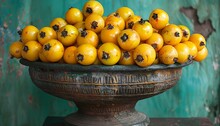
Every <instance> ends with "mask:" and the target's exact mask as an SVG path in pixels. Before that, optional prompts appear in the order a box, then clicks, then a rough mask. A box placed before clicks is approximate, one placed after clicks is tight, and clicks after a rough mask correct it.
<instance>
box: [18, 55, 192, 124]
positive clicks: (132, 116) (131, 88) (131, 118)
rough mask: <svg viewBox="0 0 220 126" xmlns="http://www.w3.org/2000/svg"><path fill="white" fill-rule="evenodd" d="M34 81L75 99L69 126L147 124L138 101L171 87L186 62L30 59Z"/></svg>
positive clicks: (57, 93)
mask: <svg viewBox="0 0 220 126" xmlns="http://www.w3.org/2000/svg"><path fill="white" fill-rule="evenodd" d="M20 62H21V63H22V64H23V65H26V66H29V73H30V76H31V79H32V81H33V82H34V84H35V85H36V86H37V87H39V88H40V89H42V90H43V91H45V92H47V93H49V94H51V95H54V96H57V97H60V98H63V99H66V100H70V101H74V102H75V104H76V105H77V107H78V112H76V113H72V114H70V115H68V116H66V118H65V121H66V124H67V125H68V126H148V125H149V123H150V120H149V118H148V116H146V115H145V114H143V113H140V112H137V111H136V110H135V108H134V107H135V104H136V102H137V101H138V100H141V99H144V98H149V97H152V96H154V95H157V94H160V93H162V92H164V91H166V90H168V89H170V88H172V87H173V86H174V85H175V84H176V83H177V82H178V80H179V78H180V76H181V74H182V67H184V66H186V65H189V64H190V63H192V62H187V63H185V64H174V65H169V66H167V65H163V64H158V65H152V66H149V67H145V68H141V67H138V66H135V65H133V66H122V65H114V66H104V65H90V66H82V65H70V64H59V63H43V62H30V61H27V60H24V59H21V60H20Z"/></svg>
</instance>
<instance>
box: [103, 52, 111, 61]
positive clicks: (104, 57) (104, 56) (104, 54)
mask: <svg viewBox="0 0 220 126" xmlns="http://www.w3.org/2000/svg"><path fill="white" fill-rule="evenodd" d="M109 58H110V56H109V54H108V53H107V52H105V51H103V52H102V59H106V60H107V59H109Z"/></svg>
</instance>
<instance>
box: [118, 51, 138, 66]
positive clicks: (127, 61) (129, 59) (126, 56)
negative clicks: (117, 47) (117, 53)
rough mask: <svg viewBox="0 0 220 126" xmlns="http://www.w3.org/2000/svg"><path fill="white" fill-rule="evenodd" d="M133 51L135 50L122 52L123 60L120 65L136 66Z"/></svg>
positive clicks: (121, 59)
mask: <svg viewBox="0 0 220 126" xmlns="http://www.w3.org/2000/svg"><path fill="white" fill-rule="evenodd" d="M133 51H134V50H131V51H124V50H121V58H120V60H119V62H118V63H119V64H120V65H134V64H135V62H134V59H133Z"/></svg>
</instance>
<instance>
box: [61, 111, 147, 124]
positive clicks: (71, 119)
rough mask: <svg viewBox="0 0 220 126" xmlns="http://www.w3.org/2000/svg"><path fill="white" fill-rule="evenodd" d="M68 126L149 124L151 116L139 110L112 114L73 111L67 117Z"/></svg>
mask: <svg viewBox="0 0 220 126" xmlns="http://www.w3.org/2000/svg"><path fill="white" fill-rule="evenodd" d="M65 123H66V126H148V125H149V123H150V120H149V117H148V116H146V115H145V114H143V113H140V112H137V111H135V110H134V111H122V112H120V113H117V114H114V115H112V116H109V115H108V116H97V115H86V114H82V113H79V112H77V113H73V114H70V115H68V116H67V117H66V118H65Z"/></svg>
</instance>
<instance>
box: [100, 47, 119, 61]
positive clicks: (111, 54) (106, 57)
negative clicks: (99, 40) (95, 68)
mask: <svg viewBox="0 0 220 126" xmlns="http://www.w3.org/2000/svg"><path fill="white" fill-rule="evenodd" d="M120 57H121V50H120V48H119V47H118V46H117V45H115V44H114V43H104V44H103V45H101V46H100V47H99V49H98V58H99V60H100V61H101V62H102V63H103V64H104V65H115V64H116V63H117V62H118V61H119V59H120Z"/></svg>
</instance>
